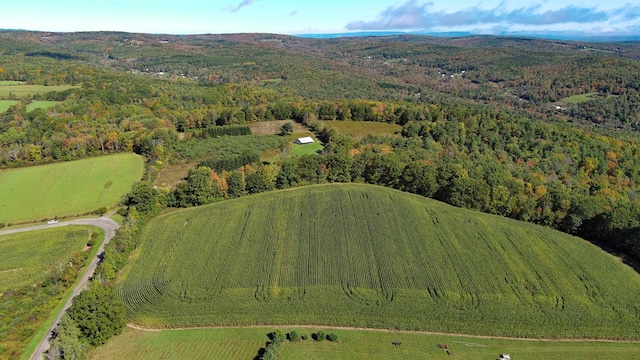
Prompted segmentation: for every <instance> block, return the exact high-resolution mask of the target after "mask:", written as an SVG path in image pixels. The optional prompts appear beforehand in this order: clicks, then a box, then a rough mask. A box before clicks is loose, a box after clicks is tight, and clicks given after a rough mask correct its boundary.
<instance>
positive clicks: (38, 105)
mask: <svg viewBox="0 0 640 360" xmlns="http://www.w3.org/2000/svg"><path fill="white" fill-rule="evenodd" d="M56 104H58V102H57V101H44V100H43V101H32V102H31V103H30V104H29V105H27V112H30V111H33V110H35V109H48V108H51V107H54V106H56Z"/></svg>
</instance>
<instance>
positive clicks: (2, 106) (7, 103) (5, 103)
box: [0, 100, 18, 114]
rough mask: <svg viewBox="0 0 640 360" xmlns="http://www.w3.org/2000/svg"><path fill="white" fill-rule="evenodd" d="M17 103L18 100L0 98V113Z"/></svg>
mask: <svg viewBox="0 0 640 360" xmlns="http://www.w3.org/2000/svg"><path fill="white" fill-rule="evenodd" d="M17 103H18V100H0V114H1V113H3V112H5V111H7V110H9V108H10V107H12V106H13V105H15V104H17Z"/></svg>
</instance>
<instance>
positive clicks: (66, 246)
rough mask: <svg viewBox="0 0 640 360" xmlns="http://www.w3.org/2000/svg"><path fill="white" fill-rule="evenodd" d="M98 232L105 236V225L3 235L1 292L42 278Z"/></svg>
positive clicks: (98, 234) (0, 257)
mask: <svg viewBox="0 0 640 360" xmlns="http://www.w3.org/2000/svg"><path fill="white" fill-rule="evenodd" d="M94 233H96V235H95V236H96V238H100V237H102V236H104V235H103V231H102V229H100V228H94V227H86V226H65V227H57V228H51V229H46V230H40V231H30V232H25V233H16V234H6V235H0V254H2V256H0V293H2V292H3V291H5V290H7V289H16V288H19V287H22V286H25V285H32V284H35V283H38V282H39V281H42V280H43V279H44V276H45V275H46V274H47V272H48V271H49V270H51V269H52V267H54V266H59V265H64V264H63V262H67V261H69V258H70V257H71V253H73V252H74V251H82V250H83V249H84V247H85V245H86V244H87V242H88V241H89V239H90V237H91V235H92V234H94Z"/></svg>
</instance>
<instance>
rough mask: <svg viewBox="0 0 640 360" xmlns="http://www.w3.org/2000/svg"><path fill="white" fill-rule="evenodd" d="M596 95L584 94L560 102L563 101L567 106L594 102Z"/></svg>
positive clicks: (592, 93) (594, 93)
mask: <svg viewBox="0 0 640 360" xmlns="http://www.w3.org/2000/svg"><path fill="white" fill-rule="evenodd" d="M597 95H598V93H597V92H591V93H586V94H580V95H574V96H569V97H566V98H564V99H561V100H560V101H565V102H567V103H569V104H573V105H578V104H581V103H584V102H587V101H591V100H594V99H595V98H596V97H597Z"/></svg>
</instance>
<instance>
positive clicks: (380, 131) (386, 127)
mask: <svg viewBox="0 0 640 360" xmlns="http://www.w3.org/2000/svg"><path fill="white" fill-rule="evenodd" d="M322 123H323V124H324V125H325V126H326V127H327V128H328V129H336V130H337V131H338V132H340V133H343V134H351V135H353V136H355V137H357V138H360V137H365V136H367V135H393V134H397V133H400V132H401V131H402V126H400V125H398V124H387V123H382V122H374V121H338V120H336V121H323V122H322Z"/></svg>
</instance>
